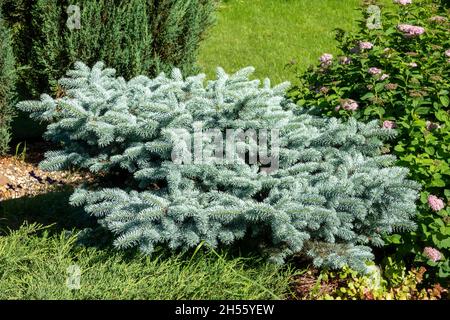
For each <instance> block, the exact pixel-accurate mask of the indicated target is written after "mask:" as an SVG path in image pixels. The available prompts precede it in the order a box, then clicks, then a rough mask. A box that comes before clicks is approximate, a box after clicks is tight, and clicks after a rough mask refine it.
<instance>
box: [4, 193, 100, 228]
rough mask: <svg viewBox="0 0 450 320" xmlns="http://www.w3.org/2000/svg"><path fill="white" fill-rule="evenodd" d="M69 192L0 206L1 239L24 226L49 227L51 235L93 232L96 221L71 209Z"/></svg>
mask: <svg viewBox="0 0 450 320" xmlns="http://www.w3.org/2000/svg"><path fill="white" fill-rule="evenodd" d="M72 192H73V189H72V188H64V189H61V190H57V191H52V192H48V193H45V194H41V195H37V196H33V197H22V198H17V199H9V200H4V201H1V202H0V235H2V234H5V233H9V231H8V230H9V229H10V230H17V229H19V228H20V227H21V226H22V225H23V224H24V223H29V224H31V223H38V224H42V225H45V226H47V225H52V226H51V227H49V231H50V232H52V233H53V232H55V233H56V232H61V231H63V230H74V229H79V230H81V229H84V228H92V227H95V226H96V219H94V218H92V217H90V216H89V215H88V214H86V213H85V212H84V210H83V209H82V208H76V207H72V206H71V205H70V204H69V197H70V195H71V194H72Z"/></svg>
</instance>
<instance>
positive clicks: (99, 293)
mask: <svg viewBox="0 0 450 320" xmlns="http://www.w3.org/2000/svg"><path fill="white" fill-rule="evenodd" d="M41 229H42V227H39V226H38V225H36V224H33V225H28V226H23V227H22V228H20V229H19V230H17V231H13V232H11V233H9V234H8V235H7V236H0V300H2V299H52V300H53V299H150V300H155V299H156V300H161V299H163V300H165V299H171V300H179V299H201V300H208V299H252V300H253V299H284V298H287V295H288V294H289V281H290V276H291V275H292V271H291V270H289V269H287V268H283V269H280V268H277V267H275V266H274V265H269V264H267V263H265V262H264V261H262V260H261V258H242V257H235V258H232V257H227V256H226V255H225V254H218V253H216V252H215V251H209V252H208V251H205V250H203V249H206V248H202V250H198V251H197V252H193V253H190V254H185V255H180V254H167V253H164V254H155V255H154V256H152V257H144V256H142V255H140V254H138V253H130V252H123V251H117V250H114V249H112V248H110V249H102V250H99V249H96V248H94V247H82V246H79V245H76V238H75V236H74V235H69V236H66V235H65V233H64V232H62V233H55V234H51V233H49V232H48V231H46V230H41ZM75 266H76V267H77V268H79V270H80V272H81V276H80V277H79V287H78V286H77V284H78V283H77V281H76V279H77V278H76V277H74V274H75V272H74V270H75V269H73V268H74V267H75ZM71 268H72V269H71ZM71 279H72V280H71ZM67 284H69V285H67ZM74 285H75V286H76V287H74Z"/></svg>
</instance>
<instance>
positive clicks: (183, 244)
mask: <svg viewBox="0 0 450 320" xmlns="http://www.w3.org/2000/svg"><path fill="white" fill-rule="evenodd" d="M252 72H253V68H246V69H242V70H240V71H238V72H237V73H235V74H233V75H228V74H226V73H225V72H224V71H223V70H222V69H220V68H219V69H218V72H217V80H214V81H208V83H207V84H206V85H205V84H204V81H203V79H204V75H197V76H193V77H188V78H186V79H184V78H183V77H182V75H181V72H180V70H178V69H174V70H173V71H172V73H171V75H170V76H167V75H166V74H164V73H162V74H160V75H159V76H158V77H156V78H154V79H151V78H148V77H146V76H138V77H136V78H133V79H131V80H130V81H128V82H127V81H125V80H124V79H123V78H121V77H119V78H116V77H115V76H114V75H115V70H113V69H104V68H103V63H97V64H96V65H95V66H94V67H93V68H92V69H90V68H89V67H87V66H86V65H84V64H83V63H77V64H76V68H75V69H74V70H71V71H70V72H68V73H67V77H66V78H63V79H62V80H61V81H60V82H59V84H60V85H61V87H63V88H64V91H65V93H66V95H65V96H64V97H61V98H58V99H53V98H52V97H50V96H49V95H42V96H41V100H40V101H24V102H21V103H19V105H18V107H19V108H20V109H22V110H24V111H28V112H31V116H32V117H33V118H35V119H39V120H44V121H47V122H50V124H49V126H48V127H47V132H46V137H47V138H48V139H50V140H52V141H55V142H57V143H61V150H58V151H50V152H48V153H47V154H46V159H45V160H44V161H43V162H42V163H41V167H42V168H43V169H46V170H59V169H63V168H67V167H76V168H85V169H88V170H90V171H91V172H95V173H99V174H101V175H102V176H104V175H108V174H113V173H115V174H117V173H119V174H121V177H122V178H123V179H114V180H110V183H114V182H113V181H117V180H119V181H120V182H115V184H114V186H113V188H105V189H102V190H98V191H96V190H87V189H79V190H77V191H76V192H75V193H74V195H73V196H72V198H71V203H72V204H73V205H84V207H85V210H86V211H87V212H89V213H91V214H93V215H95V216H97V217H99V218H100V221H101V223H102V224H103V225H104V226H106V227H107V228H108V229H109V230H111V231H112V232H114V233H115V234H116V235H117V239H116V242H115V244H116V245H117V247H119V248H127V247H133V246H139V247H140V249H141V250H142V251H144V252H146V253H151V252H152V251H153V250H154V247H155V246H156V245H158V244H165V245H168V246H169V247H170V248H174V249H175V248H183V249H187V248H190V247H194V246H196V245H198V244H199V242H201V241H206V242H207V243H208V244H210V245H212V246H217V245H219V244H231V243H233V242H234V241H236V240H238V239H242V238H243V237H244V236H248V237H253V238H254V239H257V240H258V241H259V242H260V244H261V247H262V248H265V249H266V252H268V253H270V256H271V258H272V259H273V260H274V261H277V262H282V261H283V259H284V258H285V257H286V256H287V255H291V254H293V253H301V254H304V255H306V256H308V257H310V258H312V259H313V261H314V264H316V265H318V266H329V267H333V268H339V267H342V266H343V265H345V264H348V265H350V266H351V267H352V268H356V269H358V270H363V269H364V261H366V260H367V259H370V258H372V254H371V252H370V248H369V247H368V246H370V245H374V246H379V245H382V244H383V241H382V235H385V234H389V233H391V232H393V231H394V230H411V229H413V228H414V224H413V223H412V222H411V219H410V218H411V217H412V216H413V215H414V213H415V204H414V202H415V200H416V197H417V189H418V185H417V184H416V183H414V182H412V181H409V180H406V179H405V176H406V175H407V173H408V171H407V170H406V169H404V168H401V167H394V166H392V163H393V161H395V158H394V157H392V156H390V155H382V154H380V152H379V148H380V147H381V146H382V144H383V140H385V139H387V138H389V137H391V136H392V135H393V134H394V131H393V130H391V129H383V128H380V127H379V125H378V124H377V122H371V123H368V124H363V123H358V122H356V121H350V122H348V123H341V122H340V121H339V120H337V119H335V118H331V119H328V118H318V117H313V116H310V115H307V114H302V113H301V112H299V111H294V105H293V104H291V103H290V102H289V101H288V100H286V99H285V98H284V94H285V89H286V88H287V85H288V84H286V83H284V84H281V85H278V86H276V87H271V85H270V81H269V80H265V81H264V84H263V86H261V85H260V81H259V80H249V75H250V74H251V73H252ZM199 123H201V124H202V125H203V128H204V130H206V129H209V128H216V129H219V130H220V131H221V132H223V133H224V132H225V129H243V130H246V129H264V128H267V129H278V130H280V150H279V169H278V170H274V171H272V172H266V171H264V170H261V169H262V167H263V166H262V165H261V164H260V163H256V164H250V163H249V161H248V160H246V161H244V160H242V159H241V160H239V159H235V160H234V161H228V162H219V163H203V164H199V163H195V162H194V163H191V164H177V163H175V162H173V161H172V160H171V159H172V157H171V154H172V152H173V151H174V150H177V151H180V149H178V148H179V145H178V140H177V139H176V138H175V136H174V132H175V131H174V129H180V128H184V129H185V130H187V131H188V132H190V133H193V132H194V129H193V127H195V125H198V124H199ZM254 142H255V140H254V138H253V137H248V140H246V143H244V144H246V146H247V147H249V148H251V146H252V145H253V143H254ZM207 146H208V144H206V146H205V147H204V148H203V150H200V151H203V152H207V150H206V149H207ZM264 167H265V166H264ZM127 180H128V181H127Z"/></svg>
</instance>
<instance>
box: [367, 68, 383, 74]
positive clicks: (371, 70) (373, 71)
mask: <svg viewBox="0 0 450 320" xmlns="http://www.w3.org/2000/svg"><path fill="white" fill-rule="evenodd" d="M367 72H369V73H370V74H371V75H373V76H375V75H377V74H381V69H378V68H375V67H372V68H369V70H368V71H367Z"/></svg>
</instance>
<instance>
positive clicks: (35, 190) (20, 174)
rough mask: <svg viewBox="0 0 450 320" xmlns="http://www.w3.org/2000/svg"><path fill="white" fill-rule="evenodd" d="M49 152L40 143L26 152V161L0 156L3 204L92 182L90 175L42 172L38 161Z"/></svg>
mask: <svg viewBox="0 0 450 320" xmlns="http://www.w3.org/2000/svg"><path fill="white" fill-rule="evenodd" d="M46 150H48V145H47V144H45V143H38V144H34V145H33V146H32V147H31V148H29V149H28V150H27V151H26V155H25V159H24V160H23V159H21V158H20V157H19V156H12V155H9V156H3V157H0V201H3V200H7V199H15V198H21V197H25V196H35V195H38V194H42V193H46V192H48V191H52V190H55V189H57V188H61V187H64V186H77V185H80V184H81V183H84V182H90V181H93V177H92V175H90V174H89V173H80V172H69V171H58V172H46V171H43V170H41V169H39V168H38V164H39V161H41V160H42V159H43V154H44V152H45V151H46Z"/></svg>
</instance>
